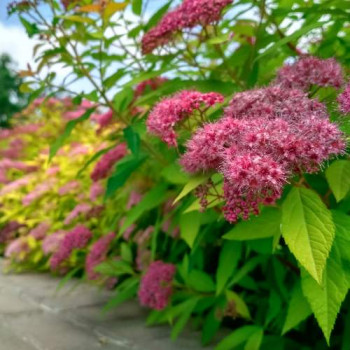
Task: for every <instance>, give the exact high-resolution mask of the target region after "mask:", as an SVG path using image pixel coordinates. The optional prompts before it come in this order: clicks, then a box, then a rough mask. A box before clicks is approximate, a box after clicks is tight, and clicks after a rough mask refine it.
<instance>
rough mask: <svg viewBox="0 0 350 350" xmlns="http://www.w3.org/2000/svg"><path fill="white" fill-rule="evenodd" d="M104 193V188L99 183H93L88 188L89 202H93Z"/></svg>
mask: <svg viewBox="0 0 350 350" xmlns="http://www.w3.org/2000/svg"><path fill="white" fill-rule="evenodd" d="M103 192H104V187H103V186H102V184H101V183H100V182H93V183H92V185H91V187H90V200H91V202H95V201H96V199H97V198H98V197H99V196H100V195H101V194H102V193H103Z"/></svg>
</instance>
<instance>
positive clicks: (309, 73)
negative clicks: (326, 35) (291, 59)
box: [276, 57, 344, 91]
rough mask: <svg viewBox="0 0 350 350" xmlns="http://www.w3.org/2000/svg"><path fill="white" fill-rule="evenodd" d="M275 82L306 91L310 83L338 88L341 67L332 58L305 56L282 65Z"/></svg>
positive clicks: (341, 80) (341, 77) (339, 85)
mask: <svg viewBox="0 0 350 350" xmlns="http://www.w3.org/2000/svg"><path fill="white" fill-rule="evenodd" d="M276 83H277V84H280V85H281V86H282V87H285V88H297V89H301V90H304V91H306V90H308V89H309V88H310V87H311V86H312V85H317V86H333V87H335V88H340V87H341V86H342V85H343V83H344V79H343V72H342V68H341V66H340V65H339V63H338V62H337V61H336V60H335V59H334V58H328V59H325V60H322V59H320V58H317V57H306V58H302V59H300V60H299V61H297V62H296V63H294V64H292V65H286V66H284V67H282V68H281V69H280V70H279V71H278V73H277V79H276Z"/></svg>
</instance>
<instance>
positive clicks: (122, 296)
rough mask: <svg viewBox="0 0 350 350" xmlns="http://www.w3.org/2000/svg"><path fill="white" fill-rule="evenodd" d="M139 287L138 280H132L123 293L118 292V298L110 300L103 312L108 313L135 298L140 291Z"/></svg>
mask: <svg viewBox="0 0 350 350" xmlns="http://www.w3.org/2000/svg"><path fill="white" fill-rule="evenodd" d="M138 287H139V281H138V279H131V281H130V283H128V286H127V287H126V288H125V289H123V290H121V291H119V290H117V294H116V296H115V297H113V298H112V299H111V300H109V301H108V303H107V304H106V305H105V306H104V307H103V312H107V311H108V310H110V309H112V308H115V307H117V306H118V305H119V304H121V303H123V302H124V301H126V300H128V299H131V298H133V297H134V296H135V294H136V292H137V290H138Z"/></svg>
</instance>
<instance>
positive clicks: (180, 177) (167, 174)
mask: <svg viewBox="0 0 350 350" xmlns="http://www.w3.org/2000/svg"><path fill="white" fill-rule="evenodd" d="M161 175H162V176H163V177H164V178H165V180H167V181H169V182H170V183H172V184H176V185H183V184H185V183H187V182H188V180H189V177H188V175H187V174H186V173H185V172H184V171H183V170H182V169H181V168H180V166H179V164H178V163H171V164H170V165H168V166H166V167H165V168H164V169H163V170H162V172H161Z"/></svg>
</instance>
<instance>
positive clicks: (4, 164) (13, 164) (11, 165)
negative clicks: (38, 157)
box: [0, 158, 37, 173]
mask: <svg viewBox="0 0 350 350" xmlns="http://www.w3.org/2000/svg"><path fill="white" fill-rule="evenodd" d="M0 169H1V170H11V169H16V170H19V171H23V172H25V173H30V172H32V171H35V170H36V169H37V168H36V167H35V166H33V165H28V164H26V163H24V162H21V161H19V160H13V159H9V158H4V159H1V160H0Z"/></svg>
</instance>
